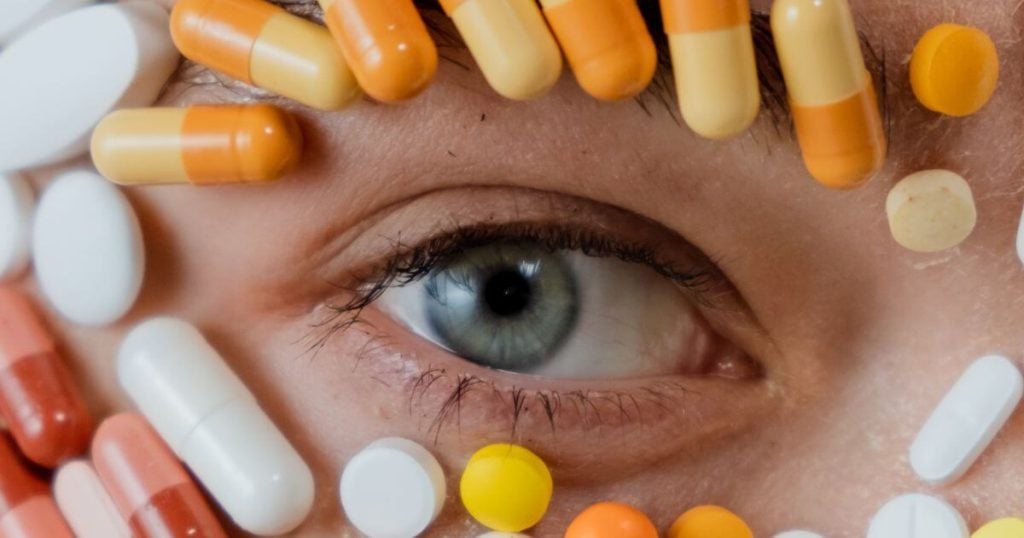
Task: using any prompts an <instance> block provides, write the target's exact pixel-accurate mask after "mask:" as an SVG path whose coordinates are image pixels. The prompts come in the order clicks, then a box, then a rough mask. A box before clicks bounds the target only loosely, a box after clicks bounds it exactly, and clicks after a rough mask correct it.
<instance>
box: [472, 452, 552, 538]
mask: <svg viewBox="0 0 1024 538" xmlns="http://www.w3.org/2000/svg"><path fill="white" fill-rule="evenodd" d="M552 487H553V485H552V481H551V472H550V471H548V466H547V465H545V464H544V461H543V460H541V459H540V458H539V457H537V455H536V454H534V453H533V452H530V451H529V450H527V449H525V448H523V447H521V446H516V445H507V444H496V445H489V446H486V447H484V448H481V449H480V450H478V451H477V452H476V454H473V457H472V458H470V459H469V463H467V464H466V470H465V471H463V472H462V481H461V484H460V486H459V489H460V492H459V493H460V495H461V496H462V504H464V505H465V506H466V510H467V511H469V514H470V515H471V516H473V517H474V518H475V519H476V520H477V521H479V522H480V523H481V524H482V525H484V526H485V527H487V528H490V529H494V530H496V531H502V532H519V531H521V530H525V529H528V528H530V527H532V526H534V525H536V524H537V522H538V521H540V519H541V518H542V517H544V513H545V512H547V510H548V503H550V502H551V490H552Z"/></svg>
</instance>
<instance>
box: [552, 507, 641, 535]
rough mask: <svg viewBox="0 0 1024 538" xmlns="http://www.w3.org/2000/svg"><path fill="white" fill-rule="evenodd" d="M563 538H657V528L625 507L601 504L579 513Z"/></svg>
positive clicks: (636, 512) (633, 510)
mask: <svg viewBox="0 0 1024 538" xmlns="http://www.w3.org/2000/svg"><path fill="white" fill-rule="evenodd" d="M565 538H658V529H656V528H654V523H651V520H650V518H648V517H647V516H646V515H644V513H643V512H641V511H639V510H637V509H636V508H633V507H632V506H629V505H628V504H622V503H613V502H602V503H597V504H595V505H593V506H591V507H590V508H587V509H586V510H584V511H582V512H580V515H578V516H576V519H574V520H572V523H571V524H570V525H569V529H568V530H566V531H565Z"/></svg>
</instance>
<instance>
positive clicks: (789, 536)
mask: <svg viewBox="0 0 1024 538" xmlns="http://www.w3.org/2000/svg"><path fill="white" fill-rule="evenodd" d="M775 538H822V536H821V535H820V534H818V533H816V532H811V531H786V532H780V533H778V534H776V535H775Z"/></svg>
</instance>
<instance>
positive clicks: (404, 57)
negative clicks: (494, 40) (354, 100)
mask: <svg viewBox="0 0 1024 538" xmlns="http://www.w3.org/2000/svg"><path fill="white" fill-rule="evenodd" d="M318 1H319V3H320V6H321V7H322V8H323V10H324V21H325V22H326V23H327V28H329V29H330V31H331V34H333V35H334V39H335V40H336V41H337V43H338V46H340V47H341V52H342V54H343V55H344V56H345V60H347V61H348V65H349V67H350V68H351V69H352V72H353V73H355V76H356V80H358V81H359V85H360V86H362V87H363V90H365V91H366V93H367V94H369V95H370V96H371V97H373V98H374V99H377V100H378V101H384V102H394V101H402V100H405V99H409V98H411V97H414V96H415V95H417V94H418V93H420V92H421V91H423V90H424V89H425V88H426V87H427V85H428V84H430V81H431V79H433V78H434V73H435V72H436V71H437V48H436V47H435V46H434V41H433V40H432V39H431V38H430V34H429V33H428V32H427V26H426V25H425V24H423V19H421V18H420V14H419V12H417V11H416V6H415V5H413V1H412V0H318Z"/></svg>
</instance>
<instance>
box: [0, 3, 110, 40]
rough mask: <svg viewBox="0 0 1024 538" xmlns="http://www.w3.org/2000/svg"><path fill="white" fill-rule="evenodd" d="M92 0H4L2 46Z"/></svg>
mask: <svg viewBox="0 0 1024 538" xmlns="http://www.w3.org/2000/svg"><path fill="white" fill-rule="evenodd" d="M89 1H90V0H3V2H0V47H2V46H4V45H6V44H7V43H10V42H11V41H12V40H14V38H16V37H17V36H18V34H20V33H21V32H24V31H25V30H28V29H29V28H31V27H33V26H35V25H37V24H40V23H42V22H43V21H45V20H47V19H52V18H53V17H56V16H57V15H60V14H62V13H66V12H68V11H71V10H72V9H75V8H77V7H80V6H83V5H85V4H87V3H89Z"/></svg>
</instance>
